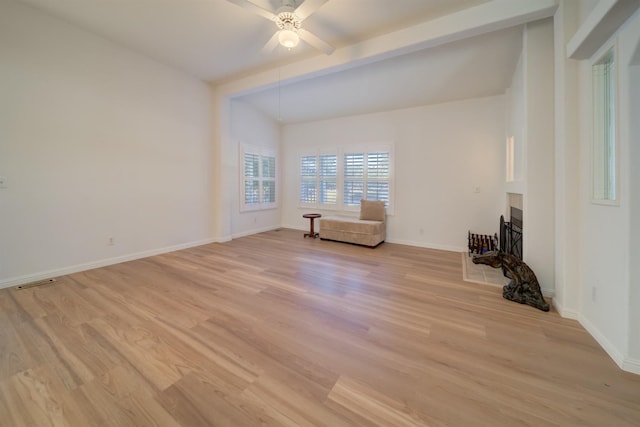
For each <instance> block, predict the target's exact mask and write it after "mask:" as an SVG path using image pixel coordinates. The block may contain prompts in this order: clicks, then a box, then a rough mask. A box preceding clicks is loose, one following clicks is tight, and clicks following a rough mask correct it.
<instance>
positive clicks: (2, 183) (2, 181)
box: [0, 176, 7, 188]
mask: <svg viewBox="0 0 640 427" xmlns="http://www.w3.org/2000/svg"><path fill="white" fill-rule="evenodd" d="M0 188H7V178H5V177H4V176H0Z"/></svg>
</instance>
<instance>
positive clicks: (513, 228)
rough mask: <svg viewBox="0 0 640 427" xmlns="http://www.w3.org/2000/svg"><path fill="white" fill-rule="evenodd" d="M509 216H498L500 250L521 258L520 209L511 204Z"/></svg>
mask: <svg viewBox="0 0 640 427" xmlns="http://www.w3.org/2000/svg"><path fill="white" fill-rule="evenodd" d="M509 217H510V218H509V221H505V220H504V216H500V251H501V252H506V253H508V254H511V255H513V256H516V257H518V258H520V259H522V209H519V208H516V207H514V206H511V208H510V212H509Z"/></svg>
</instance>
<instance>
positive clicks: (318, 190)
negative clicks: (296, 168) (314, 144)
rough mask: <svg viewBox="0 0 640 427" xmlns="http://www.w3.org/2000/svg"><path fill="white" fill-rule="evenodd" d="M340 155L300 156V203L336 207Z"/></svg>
mask: <svg viewBox="0 0 640 427" xmlns="http://www.w3.org/2000/svg"><path fill="white" fill-rule="evenodd" d="M337 185H338V156H337V154H319V155H316V154H314V155H310V154H306V155H302V156H300V205H301V206H309V207H324V208H327V209H332V208H335V206H336V204H337V201H338V188H337Z"/></svg>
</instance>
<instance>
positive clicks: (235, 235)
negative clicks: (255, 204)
mask: <svg viewBox="0 0 640 427" xmlns="http://www.w3.org/2000/svg"><path fill="white" fill-rule="evenodd" d="M278 228H282V227H281V226H279V225H271V226H269V227H262V228H255V229H253V230H248V231H243V232H242V233H235V234H232V235H231V239H238V238H240V237H246V236H251V235H252V234H258V233H264V232H265V231H273V230H277V229H278ZM231 239H229V240H231Z"/></svg>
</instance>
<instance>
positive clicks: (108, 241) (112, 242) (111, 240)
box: [107, 237, 116, 246]
mask: <svg viewBox="0 0 640 427" xmlns="http://www.w3.org/2000/svg"><path fill="white" fill-rule="evenodd" d="M107 244H108V245H109V246H113V245H115V244H116V242H115V240H114V239H113V237H109V238H108V239H107Z"/></svg>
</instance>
